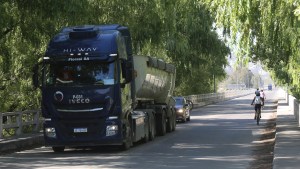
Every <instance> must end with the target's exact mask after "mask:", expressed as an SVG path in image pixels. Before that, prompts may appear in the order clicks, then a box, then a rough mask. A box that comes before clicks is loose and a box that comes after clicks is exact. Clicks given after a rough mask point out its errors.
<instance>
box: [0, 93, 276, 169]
mask: <svg viewBox="0 0 300 169" xmlns="http://www.w3.org/2000/svg"><path fill="white" fill-rule="evenodd" d="M266 95H267V100H266V106H265V108H264V109H263V111H262V120H261V124H260V125H259V126H257V125H256V122H255V120H254V119H253V118H254V108H253V107H252V106H250V103H251V101H252V99H253V97H254V94H253V95H249V96H245V97H240V98H236V99H233V100H229V101H225V102H221V103H217V104H214V105H209V106H205V107H201V108H197V109H194V110H193V111H192V113H191V121H190V122H186V123H178V124H177V128H176V131H175V132H172V133H169V134H167V135H166V136H163V137H156V138H155V140H154V141H151V142H148V143H146V144H137V145H135V146H134V147H133V148H131V149H130V150H128V151H118V150H116V149H114V148H111V147H99V148H97V149H85V150H83V149H66V151H65V152H64V153H53V152H52V150H51V148H48V147H41V148H36V149H32V150H27V151H22V152H17V153H12V154H6V155H3V156H0V168H9V169H19V168H22V169H32V168H35V169H42V168H43V169H58V168H59V169H61V168H72V169H79V168H80V169H94V168H101V169H128V168H130V169H185V168H189V169H220V168H222V169H238V168H240V169H250V168H253V167H252V166H251V165H253V164H254V163H253V162H254V161H255V158H256V157H255V151H256V149H255V147H256V146H257V145H258V144H260V142H261V140H260V137H261V135H262V133H263V132H264V131H265V126H266V125H267V121H268V119H270V118H272V117H273V113H274V111H275V110H276V104H275V103H274V101H275V100H276V93H275V92H269V91H267V92H266Z"/></svg>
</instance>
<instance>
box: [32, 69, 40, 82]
mask: <svg viewBox="0 0 300 169" xmlns="http://www.w3.org/2000/svg"><path fill="white" fill-rule="evenodd" d="M38 71H39V65H38V64H35V65H34V67H33V75H32V83H33V86H34V87H35V88H38V87H40V84H39V72H38Z"/></svg>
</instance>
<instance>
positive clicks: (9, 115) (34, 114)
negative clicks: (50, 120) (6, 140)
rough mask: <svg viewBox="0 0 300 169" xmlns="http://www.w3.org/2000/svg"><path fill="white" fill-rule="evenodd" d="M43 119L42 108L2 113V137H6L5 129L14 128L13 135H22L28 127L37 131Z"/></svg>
mask: <svg viewBox="0 0 300 169" xmlns="http://www.w3.org/2000/svg"><path fill="white" fill-rule="evenodd" d="M42 121H43V120H41V119H40V110H27V111H21V112H5V113H0V131H1V132H0V139H2V138H3V137H4V136H3V131H4V130H11V129H12V130H13V132H14V134H13V135H21V134H23V133H24V132H23V130H24V129H25V128H26V127H27V128H29V127H30V128H31V129H30V131H32V132H37V131H39V127H40V124H41V122H42Z"/></svg>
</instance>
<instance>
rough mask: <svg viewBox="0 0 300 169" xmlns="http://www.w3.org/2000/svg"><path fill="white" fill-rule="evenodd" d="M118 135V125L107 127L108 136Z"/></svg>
mask: <svg viewBox="0 0 300 169" xmlns="http://www.w3.org/2000/svg"><path fill="white" fill-rule="evenodd" d="M117 133H118V125H108V126H106V136H113V135H116V134H117Z"/></svg>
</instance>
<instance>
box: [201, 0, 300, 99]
mask: <svg viewBox="0 0 300 169" xmlns="http://www.w3.org/2000/svg"><path fill="white" fill-rule="evenodd" d="M205 3H206V4H207V5H208V6H209V9H210V11H212V12H213V11H214V12H215V18H216V21H217V25H218V26H220V27H225V30H227V31H226V33H227V34H228V35H229V36H230V37H231V38H233V39H234V40H237V42H236V43H237V44H238V45H239V46H240V48H241V49H243V52H240V55H239V57H240V58H241V57H248V58H250V59H251V60H252V61H254V62H255V61H258V60H260V61H261V62H262V63H263V64H264V65H266V66H267V68H268V70H271V72H272V75H273V78H274V79H275V80H276V82H277V83H278V84H288V85H290V86H292V87H293V88H294V90H293V93H294V94H295V95H299V94H300V93H298V92H299V89H300V83H299V82H300V81H299V73H300V72H299V71H300V66H299V65H300V64H299V54H300V51H299V50H300V48H299V46H300V41H299V37H300V36H299V35H300V20H299V16H300V12H299V11H300V3H299V1H293V0H287V1H276V0H272V1H269V0H260V1H258V0H256V1H253V0H222V1H221V2H220V1H219V0H205ZM297 17H298V18H297Z"/></svg>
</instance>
